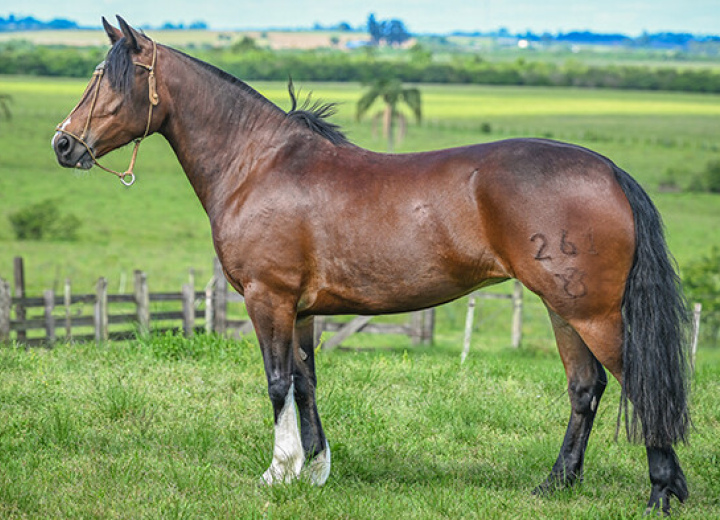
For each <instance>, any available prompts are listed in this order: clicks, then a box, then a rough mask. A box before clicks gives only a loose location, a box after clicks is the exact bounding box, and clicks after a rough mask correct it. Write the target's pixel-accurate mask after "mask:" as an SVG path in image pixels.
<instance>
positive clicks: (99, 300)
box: [95, 277, 108, 342]
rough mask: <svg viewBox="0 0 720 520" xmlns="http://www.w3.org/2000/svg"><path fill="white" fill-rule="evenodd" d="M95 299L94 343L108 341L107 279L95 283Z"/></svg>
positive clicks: (100, 279)
mask: <svg viewBox="0 0 720 520" xmlns="http://www.w3.org/2000/svg"><path fill="white" fill-rule="evenodd" d="M95 294H96V297H95V341H98V342H100V341H107V340H108V308H107V302H108V298H107V279H105V278H103V277H101V278H99V279H98V281H97V290H96V293H95Z"/></svg>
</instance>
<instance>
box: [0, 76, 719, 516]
mask: <svg viewBox="0 0 720 520" xmlns="http://www.w3.org/2000/svg"><path fill="white" fill-rule="evenodd" d="M253 86H254V87H256V88H257V89H258V90H259V91H260V92H262V93H264V94H265V95H267V96H268V97H270V98H271V99H272V100H274V101H276V102H277V103H278V104H280V106H283V107H285V108H287V107H288V104H289V103H288V102H287V94H286V93H285V87H284V85H281V84H278V83H258V84H253ZM298 86H302V88H303V91H304V92H308V91H310V90H312V91H314V96H315V97H321V98H323V99H325V100H327V101H338V102H340V103H341V104H340V106H339V113H338V115H337V116H336V121H338V122H339V123H341V124H342V125H343V127H344V128H345V129H346V130H347V131H348V133H349V135H350V137H351V139H353V140H354V141H355V142H357V143H359V144H361V145H363V146H366V147H369V148H373V149H377V150H382V149H383V147H384V144H383V141H382V139H381V138H380V137H373V132H372V130H371V125H370V123H369V122H363V123H357V122H355V121H354V117H353V114H354V103H355V101H356V100H357V99H358V97H359V95H360V88H359V87H358V86H357V85H342V84H317V85H298ZM84 87H85V82H83V81H75V80H57V79H52V80H50V79H42V78H17V77H12V78H11V77H0V93H7V94H10V95H12V96H13V104H12V105H11V108H12V111H13V116H14V117H13V119H12V120H11V121H6V120H0V150H2V151H1V152H0V277H3V278H11V276H12V257H13V256H17V255H21V256H23V257H25V259H26V277H27V282H28V287H29V290H30V293H31V294H38V293H40V291H41V290H42V289H45V288H49V287H53V286H55V287H58V286H59V284H60V283H61V282H62V280H63V279H64V278H66V277H71V278H72V279H73V285H74V290H75V291H77V292H90V291H91V290H92V287H93V284H94V283H95V280H96V279H97V277H98V276H101V275H103V276H106V277H108V279H109V283H110V288H111V290H112V291H115V290H116V289H117V288H118V287H119V286H120V285H121V280H122V279H123V277H124V278H126V279H128V278H130V277H131V275H132V270H133V269H136V268H142V269H144V270H145V271H147V272H148V276H149V281H150V287H151V289H152V290H155V291H160V290H178V289H179V287H180V285H181V284H182V283H184V282H185V281H186V277H187V269H188V268H190V267H193V268H195V270H196V276H197V278H198V280H199V284H200V283H202V282H204V281H205V280H206V279H208V278H210V276H211V258H212V255H213V251H212V244H211V241H210V234H209V229H208V224H207V219H206V217H205V215H204V213H203V210H202V208H201V207H200V204H199V203H198V202H197V200H196V199H195V195H194V193H193V191H192V189H191V188H190V186H189V184H188V183H187V180H186V179H185V178H184V175H183V173H182V171H181V169H180V167H179V165H178V164H177V161H176V160H175V158H174V156H173V155H172V153H171V151H170V149H169V147H168V146H167V144H166V143H165V142H164V140H163V139H162V138H161V137H158V136H155V137H151V138H150V139H148V140H147V142H146V143H145V144H143V146H142V147H141V150H140V155H139V158H138V164H137V166H136V173H137V175H138V181H137V183H136V185H135V186H133V187H132V188H130V189H126V188H123V187H122V186H121V185H120V184H119V182H118V181H117V179H115V177H113V176H110V175H107V174H105V173H103V172H101V171H98V170H93V171H91V172H89V173H82V172H69V171H67V170H64V169H61V168H60V167H59V166H57V164H56V162H55V158H54V154H53V152H52V151H51V149H50V138H51V137H52V135H53V133H54V127H55V125H56V124H57V123H59V122H60V121H61V120H62V119H63V118H64V117H65V116H66V114H67V113H68V112H69V110H70V109H71V108H72V107H73V106H74V105H75V103H76V102H77V100H78V99H79V96H80V95H81V93H82V91H83V89H84ZM421 88H422V92H423V96H424V111H425V112H424V114H425V120H424V123H423V124H422V126H420V127H417V126H414V125H411V126H410V128H409V135H408V137H407V138H406V140H405V141H404V142H403V143H402V144H401V146H400V151H414V150H427V149H431V148H437V147H443V146H455V145H461V144H468V143H472V142H479V141H488V140H495V139H501V138H507V137H514V136H545V137H548V136H552V137H554V138H558V139H562V140H567V141H572V142H575V143H578V144H581V145H585V146H588V147H590V148H593V149H595V150H597V151H599V152H601V153H604V154H606V155H608V156H610V157H611V158H612V159H613V160H615V161H616V162H617V163H618V164H619V165H620V166H621V167H623V168H625V169H626V170H628V171H629V172H631V173H632V174H633V175H634V176H635V177H636V178H638V180H640V182H641V183H642V184H643V185H644V186H646V188H647V189H648V191H649V192H650V194H651V196H652V197H653V199H654V200H655V201H656V203H657V204H658V206H659V208H660V209H661V212H662V213H663V216H664V218H665V222H666V224H667V228H668V239H669V242H670V246H671V249H672V250H673V252H674V253H675V255H676V256H677V258H678V260H679V262H680V265H681V267H682V265H683V264H685V263H687V262H689V261H691V260H692V259H694V258H696V257H697V256H699V255H703V254H705V253H707V252H708V251H709V250H710V248H711V247H712V246H713V245H720V225H719V224H720V197H719V196H717V195H707V194H697V193H688V192H679V193H661V192H659V191H658V185H659V184H660V182H661V181H663V180H664V179H666V177H667V176H668V172H669V171H674V172H676V173H675V174H674V175H675V176H676V180H677V182H678V184H679V185H680V186H681V187H683V186H686V185H687V184H689V183H690V182H691V180H692V176H693V175H695V174H696V173H697V172H699V171H701V170H702V169H703V168H704V166H705V164H706V163H707V162H708V161H710V160H718V159H720V147H719V146H718V143H720V125H718V124H717V121H718V116H720V103H719V101H720V97H718V96H709V95H685V94H667V93H654V92H642V93H640V92H613V91H605V90H604V91H592V90H573V89H527V88H492V87H455V86H433V85H423V86H422V87H421ZM378 108H379V107H378ZM488 125H489V127H490V132H487V131H486V130H487V126H488ZM129 154H130V150H129V149H125V150H123V151H118V152H115V153H114V154H112V156H111V157H109V158H108V159H107V161H106V162H107V164H108V165H109V166H111V167H114V168H125V167H126V166H127V162H128V160H129ZM47 198H57V199H59V200H60V201H61V202H62V204H63V207H64V210H65V211H66V212H72V213H73V214H75V215H77V216H78V217H79V218H80V219H81V220H82V228H81V230H80V238H79V240H78V241H75V242H48V241H17V240H15V238H14V236H13V233H12V229H11V226H10V223H9V220H8V216H9V215H10V214H11V213H13V212H15V211H17V210H18V209H20V208H23V207H26V206H28V205H29V204H32V203H37V202H39V201H42V200H44V199H47ZM128 290H129V288H128ZM498 290H503V289H502V286H501V288H500V289H498ZM494 305H495V304H487V306H485V305H484V306H483V309H482V311H481V312H482V313H483V315H484V317H485V320H484V322H483V323H482V329H481V330H482V333H478V334H476V336H475V338H476V339H475V340H474V344H473V350H472V354H471V357H470V359H469V361H468V363H467V364H466V365H465V366H463V367H460V366H459V363H458V361H459V352H460V340H461V335H462V324H463V319H464V314H463V305H462V302H460V303H456V304H454V305H450V306H445V307H442V308H440V309H439V310H438V331H437V336H436V345H435V346H434V347H432V348H425V349H411V348H410V345H409V342H408V341H407V340H406V339H401V338H390V339H387V338H386V339H385V340H384V342H385V343H383V341H380V340H368V339H366V338H364V337H362V336H361V337H360V339H359V340H358V341H360V346H368V345H372V346H374V347H381V348H374V349H371V351H368V352H366V351H362V352H343V351H338V352H333V353H322V354H321V355H320V359H319V379H320V403H319V406H320V411H321V414H323V417H324V419H325V426H326V430H327V433H328V436H329V437H330V443H331V448H332V450H333V462H334V470H333V474H332V476H331V478H330V481H329V482H328V485H327V486H326V487H324V488H321V489H315V488H311V487H309V486H307V485H305V484H303V483H298V484H296V485H291V486H279V487H274V488H272V489H268V488H264V487H260V486H258V485H257V484H258V478H259V476H260V475H261V474H262V472H263V471H264V469H265V468H266V466H267V465H268V463H269V460H270V455H271V447H272V412H271V409H270V405H269V403H268V401H267V398H266V393H265V382H264V375H263V374H262V362H261V360H260V356H259V353H258V351H257V348H255V347H250V348H248V345H246V344H244V343H232V342H227V341H224V340H220V339H217V338H215V339H204V338H200V339H197V340H194V341H185V340H181V339H178V338H173V337H161V338H155V339H154V340H152V341H133V342H128V343H115V344H108V345H101V346H95V345H68V346H62V345H61V346H59V347H58V348H56V349H54V350H52V351H44V350H34V351H31V352H25V351H24V350H16V349H12V348H4V349H0V374H2V375H1V376H0V517H1V518H6V517H7V518H83V519H84V518H301V517H305V516H308V515H312V516H314V517H317V518H353V519H359V518H538V517H539V518H634V517H636V516H638V515H639V514H640V513H641V512H642V510H643V506H644V501H645V500H646V499H647V494H648V492H649V483H648V480H647V469H646V463H645V456H644V451H643V450H642V449H641V448H639V447H637V446H630V445H628V444H627V443H625V442H624V441H620V442H618V443H614V442H613V440H612V438H613V435H614V430H615V428H614V425H615V413H616V406H617V402H618V385H617V384H612V385H610V387H609V389H608V391H607V393H606V396H605V398H604V401H603V403H604V405H603V406H602V407H601V411H600V416H599V417H598V420H597V422H596V424H597V427H596V428H597V429H596V432H595V433H594V434H593V437H592V439H591V446H590V449H589V451H588V462H587V470H586V483H585V484H583V485H582V486H580V487H579V488H577V489H576V490H573V491H570V492H563V493H560V494H558V495H556V496H554V497H552V498H546V499H536V498H532V497H530V496H529V492H530V490H531V489H532V487H533V486H535V485H536V484H538V483H539V482H540V481H541V480H542V479H543V478H544V477H545V475H546V472H547V471H548V469H549V467H550V466H551V465H552V462H553V461H554V458H555V456H556V454H557V449H558V448H559V445H560V442H561V439H562V435H563V433H564V429H565V425H566V421H567V415H568V412H569V408H568V405H567V397H566V395H565V391H564V389H565V380H564V375H563V370H562V364H561V363H560V361H559V359H558V356H557V353H556V351H555V348H554V344H553V341H552V333H551V331H550V328H549V324H548V320H547V317H546V315H545V313H544V311H543V309H542V308H541V306H540V305H539V304H538V302H537V301H536V300H532V299H530V298H529V303H528V305H527V306H526V313H525V320H526V321H525V328H524V334H525V341H524V343H523V347H522V349H521V350H520V351H511V350H509V349H507V345H508V343H509V327H508V326H507V324H508V323H509V309H506V308H504V307H502V306H498V307H494ZM498 305H500V304H498ZM387 342H390V344H389V345H388V344H387ZM718 376H720V354H719V353H718V352H717V350H715V349H712V348H709V347H707V346H706V345H701V346H700V351H699V354H698V369H697V373H696V376H695V380H694V386H695V392H694V398H693V406H694V408H693V409H694V412H695V426H696V428H697V431H696V433H695V435H694V436H693V437H692V444H691V445H689V446H685V447H681V448H680V457H681V459H682V460H683V462H684V467H685V469H686V473H687V475H688V478H689V480H690V486H691V498H690V502H689V503H688V504H687V506H685V507H684V508H682V509H681V510H680V514H679V515H678V517H679V518H714V517H719V516H720V501H719V500H718V496H720V474H719V473H718V464H717V462H718V460H717V458H718V451H717V440H716V439H717V428H718V424H720V408H719V406H718V404H717V395H718V392H719V391H720V388H719V387H718V381H719V380H720V378H719V377H718Z"/></svg>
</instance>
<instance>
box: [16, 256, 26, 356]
mask: <svg viewBox="0 0 720 520" xmlns="http://www.w3.org/2000/svg"><path fill="white" fill-rule="evenodd" d="M13 275H14V278H15V297H16V298H24V297H25V265H24V263H23V259H22V257H21V256H16V257H15V258H14V259H13ZM15 318H16V319H17V320H18V321H19V322H22V323H24V322H25V306H24V305H23V303H22V302H18V303H17V304H16V305H15ZM26 338H27V333H26V332H25V330H18V331H17V340H18V343H23V342H25V339H26Z"/></svg>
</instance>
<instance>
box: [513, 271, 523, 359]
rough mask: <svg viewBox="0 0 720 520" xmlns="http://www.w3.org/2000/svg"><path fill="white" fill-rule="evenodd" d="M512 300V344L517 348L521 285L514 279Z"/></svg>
mask: <svg viewBox="0 0 720 520" xmlns="http://www.w3.org/2000/svg"><path fill="white" fill-rule="evenodd" d="M512 302H513V317H512V346H513V347H514V348H518V347H520V343H521V342H522V311H523V286H522V284H521V283H520V282H518V281H517V280H515V286H514V287H513V295H512Z"/></svg>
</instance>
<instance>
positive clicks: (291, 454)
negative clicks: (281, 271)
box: [246, 291, 305, 484]
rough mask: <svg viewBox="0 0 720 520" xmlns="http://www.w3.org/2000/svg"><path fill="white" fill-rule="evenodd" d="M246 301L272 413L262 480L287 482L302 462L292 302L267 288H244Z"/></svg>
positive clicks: (294, 475)
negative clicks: (267, 461)
mask: <svg viewBox="0 0 720 520" xmlns="http://www.w3.org/2000/svg"><path fill="white" fill-rule="evenodd" d="M246 302H247V309H248V314H249V315H250V319H251V320H252V322H253V325H254V327H255V333H256V334H257V338H258V341H259V343H260V349H261V350H262V356H263V362H264V363H265V375H266V376H267V382H268V394H269V396H270V401H271V402H272V406H273V412H274V415H275V447H274V448H273V458H272V463H271V464H270V467H269V468H268V469H267V471H266V472H265V473H264V474H263V479H264V480H265V482H267V483H268V484H273V483H276V482H290V481H292V480H293V479H295V478H297V477H298V476H299V475H300V471H301V470H302V467H303V464H304V462H305V454H304V452H303V447H302V443H301V441H300V432H299V430H298V423H297V413H296V411H295V389H294V385H293V370H294V360H293V348H292V347H293V335H294V333H293V330H294V325H295V304H294V302H293V301H292V299H290V298H285V297H282V296H279V295H276V294H273V293H271V292H269V291H267V292H264V293H260V292H259V291H258V293H256V294H255V295H249V294H248V293H247V291H246Z"/></svg>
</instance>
